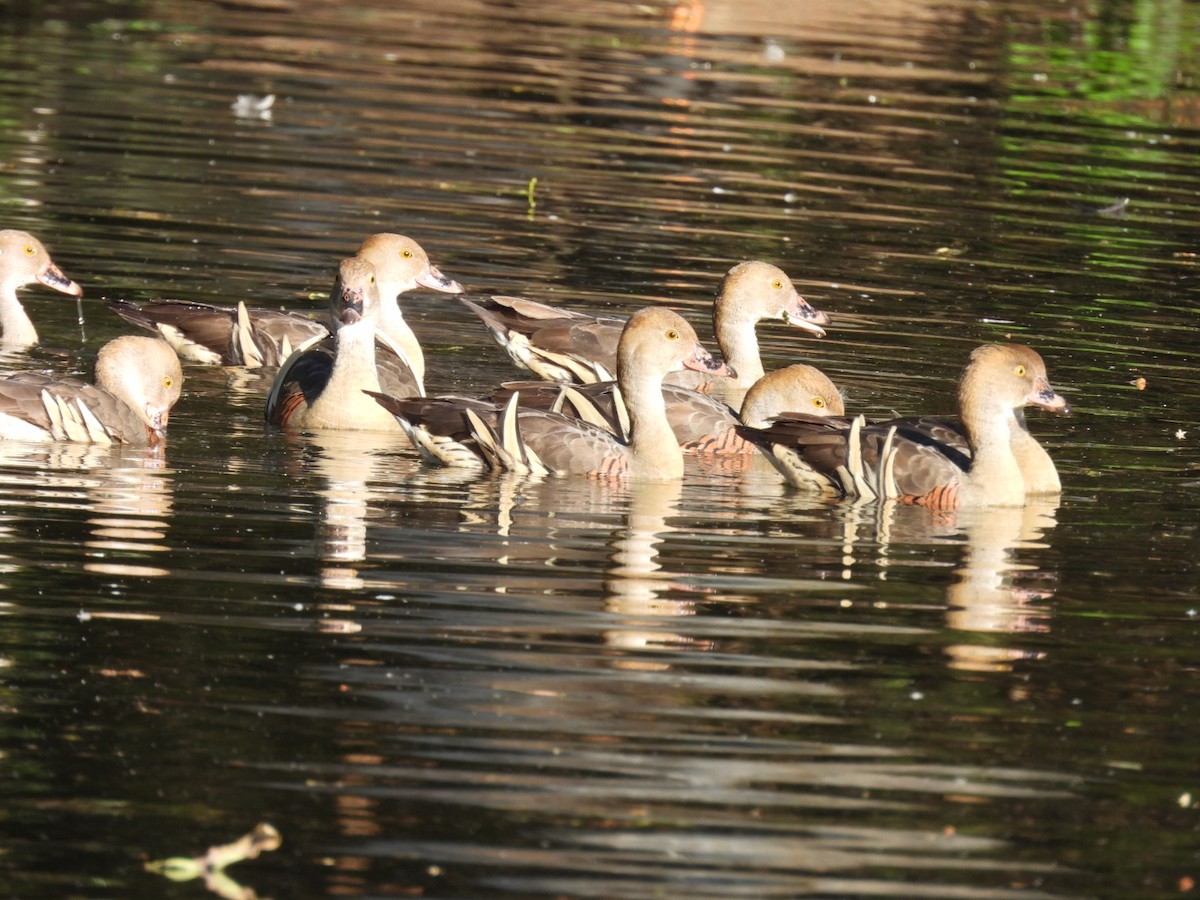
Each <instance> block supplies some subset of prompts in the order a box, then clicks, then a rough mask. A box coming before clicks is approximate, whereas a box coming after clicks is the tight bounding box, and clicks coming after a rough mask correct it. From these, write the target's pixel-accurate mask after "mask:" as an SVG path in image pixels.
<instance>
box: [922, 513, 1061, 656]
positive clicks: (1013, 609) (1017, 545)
mask: <svg viewBox="0 0 1200 900" xmlns="http://www.w3.org/2000/svg"><path fill="white" fill-rule="evenodd" d="M1058 502H1059V498H1058V497H1056V496H1055V497H1041V498H1031V499H1030V500H1029V502H1027V503H1026V505H1025V506H1020V507H998V508H994V509H976V510H969V511H967V510H963V511H960V512H959V513H958V527H959V528H960V529H962V532H963V534H964V535H965V537H966V545H965V547H964V552H963V561H962V565H961V566H959V567H958V568H957V569H955V576H956V579H957V580H956V581H955V583H954V584H952V585H951V586H950V587H949V588H948V589H947V591H946V599H947V604H948V606H949V611H948V613H947V617H946V618H947V624H948V625H949V626H950V627H951V628H954V629H956V630H959V631H970V632H978V633H1009V634H1016V633H1018V632H1026V633H1027V632H1038V631H1048V630H1049V628H1050V610H1049V609H1048V608H1047V607H1046V606H1045V605H1043V601H1045V600H1048V599H1050V598H1051V597H1053V596H1054V590H1055V583H1056V577H1055V573H1054V572H1053V571H1051V570H1049V569H1043V568H1038V567H1037V566H1034V565H1030V564H1028V563H1022V562H1021V561H1020V560H1021V557H1022V555H1023V551H1027V550H1032V549H1041V548H1045V547H1047V546H1048V544H1047V543H1046V541H1045V538H1046V536H1047V535H1048V534H1049V533H1050V532H1051V531H1052V530H1053V529H1054V527H1055V525H1057V518H1056V514H1057V512H1058ZM946 653H947V654H948V656H949V657H950V664H951V666H953V667H954V668H957V669H977V670H992V671H997V670H1005V669H1008V668H1010V667H1011V665H1012V663H1013V662H1015V661H1016V660H1019V659H1025V658H1029V657H1031V656H1033V655H1036V654H1033V653H1032V652H1031V651H1028V650H1019V649H1017V648H1013V647H1003V646H996V645H991V644H985V643H979V642H974V643H968V642H962V643H955V644H951V645H950V646H949V647H947V648H946Z"/></svg>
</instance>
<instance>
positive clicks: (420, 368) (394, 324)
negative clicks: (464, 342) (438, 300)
mask: <svg viewBox="0 0 1200 900" xmlns="http://www.w3.org/2000/svg"><path fill="white" fill-rule="evenodd" d="M379 330H380V331H381V332H383V333H384V334H385V335H386V336H387V338H388V340H390V341H391V342H392V343H393V344H395V345H396V347H397V349H399V350H401V351H402V352H403V353H404V356H405V357H406V358H407V359H408V365H409V368H411V369H412V371H413V374H414V375H415V376H416V377H417V381H418V382H419V383H421V384H424V383H425V354H424V353H423V352H422V351H421V343H420V341H418V340H417V336H416V335H415V334H414V333H413V330H412V328H410V327H409V325H408V321H407V320H406V319H405V318H404V313H403V312H401V311H400V304H399V303H397V302H396V300H395V298H394V297H393V298H392V299H391V300H384V301H383V310H382V313H381V316H380V320H379Z"/></svg>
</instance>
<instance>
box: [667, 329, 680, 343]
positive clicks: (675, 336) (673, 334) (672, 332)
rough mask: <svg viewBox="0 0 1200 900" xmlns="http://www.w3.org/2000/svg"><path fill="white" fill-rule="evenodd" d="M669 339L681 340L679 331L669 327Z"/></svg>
mask: <svg viewBox="0 0 1200 900" xmlns="http://www.w3.org/2000/svg"><path fill="white" fill-rule="evenodd" d="M667 340H668V341H677V340H679V332H678V331H676V330H675V329H674V328H668V329H667Z"/></svg>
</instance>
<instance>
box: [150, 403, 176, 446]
mask: <svg viewBox="0 0 1200 900" xmlns="http://www.w3.org/2000/svg"><path fill="white" fill-rule="evenodd" d="M170 418H171V411H170V410H169V409H159V408H157V407H153V406H148V407H146V419H147V421H148V422H149V424H148V425H147V426H146V434H147V435H148V437H149V438H150V446H151V447H161V446H162V445H163V444H165V443H166V442H167V420H168V419H170Z"/></svg>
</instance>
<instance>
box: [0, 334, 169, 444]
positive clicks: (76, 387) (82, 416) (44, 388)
mask: <svg viewBox="0 0 1200 900" xmlns="http://www.w3.org/2000/svg"><path fill="white" fill-rule="evenodd" d="M182 389H183V370H182V368H181V367H180V364H179V357H178V356H177V355H176V353H175V351H174V350H173V349H172V348H171V347H170V345H168V344H167V343H166V342H165V341H161V340H159V339H158V338H152V337H146V336H142V335H133V334H127V335H122V336H121V337H118V338H116V339H114V340H111V341H109V342H108V343H106V344H105V345H104V346H103V347H101V348H100V351H99V353H98V354H97V356H96V366H95V384H89V383H87V382H86V381H82V380H79V379H77V378H67V377H59V376H53V375H46V374H43V373H38V372H20V373H17V374H15V375H9V376H7V377H5V378H0V438H2V439H5V440H19V441H38V442H47V441H81V442H89V443H94V444H129V445H131V446H149V447H157V446H160V445H161V444H162V443H163V442H164V441H165V440H166V433H167V421H168V419H169V418H170V413H171V409H172V407H174V406H175V402H176V401H177V400H178V399H179V395H180V391H181V390H182Z"/></svg>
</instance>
